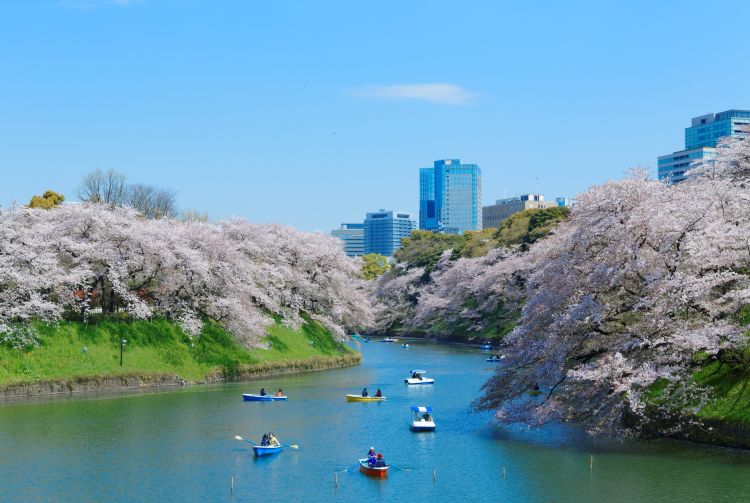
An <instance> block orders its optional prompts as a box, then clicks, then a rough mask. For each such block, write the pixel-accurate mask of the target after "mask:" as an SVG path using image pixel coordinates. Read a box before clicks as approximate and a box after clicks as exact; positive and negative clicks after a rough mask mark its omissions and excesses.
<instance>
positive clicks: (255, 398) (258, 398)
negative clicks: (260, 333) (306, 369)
mask: <svg viewBox="0 0 750 503" xmlns="http://www.w3.org/2000/svg"><path fill="white" fill-rule="evenodd" d="M242 399H243V400H244V401H246V402H276V401H278V400H286V395H282V396H274V395H256V394H254V393H243V394H242Z"/></svg>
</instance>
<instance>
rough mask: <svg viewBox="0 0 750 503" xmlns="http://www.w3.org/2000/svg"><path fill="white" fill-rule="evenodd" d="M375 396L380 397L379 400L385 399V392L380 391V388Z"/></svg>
mask: <svg viewBox="0 0 750 503" xmlns="http://www.w3.org/2000/svg"><path fill="white" fill-rule="evenodd" d="M375 396H376V397H378V398H382V397H383V392H382V391H380V388H378V390H377V391H376V392H375Z"/></svg>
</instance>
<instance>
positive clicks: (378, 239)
mask: <svg viewBox="0 0 750 503" xmlns="http://www.w3.org/2000/svg"><path fill="white" fill-rule="evenodd" d="M416 226H417V224H416V222H414V220H412V218H411V214H409V213H404V212H400V211H386V210H380V211H375V212H372V213H368V214H367V217H366V218H365V223H364V228H365V253H379V254H380V255H385V256H386V257H390V256H391V255H393V252H395V251H396V250H398V249H399V248H401V238H405V237H408V236H409V235H410V234H411V232H412V231H413V230H414V229H415V228H416Z"/></svg>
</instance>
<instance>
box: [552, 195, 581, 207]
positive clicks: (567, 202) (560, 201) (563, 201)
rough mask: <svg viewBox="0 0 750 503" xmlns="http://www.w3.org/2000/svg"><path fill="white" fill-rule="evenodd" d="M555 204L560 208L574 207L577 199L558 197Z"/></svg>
mask: <svg viewBox="0 0 750 503" xmlns="http://www.w3.org/2000/svg"><path fill="white" fill-rule="evenodd" d="M555 202H556V203H557V205H558V206H573V205H575V204H576V199H575V197H558V198H555Z"/></svg>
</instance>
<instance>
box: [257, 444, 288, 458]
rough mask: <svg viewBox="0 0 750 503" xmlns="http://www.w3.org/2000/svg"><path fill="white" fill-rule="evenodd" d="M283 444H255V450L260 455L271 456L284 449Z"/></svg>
mask: <svg viewBox="0 0 750 503" xmlns="http://www.w3.org/2000/svg"><path fill="white" fill-rule="evenodd" d="M283 448H284V446H283V445H254V446H253V452H255V455H256V456H258V457H261V456H270V455H271V454H278V453H280V452H281V449H283Z"/></svg>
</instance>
